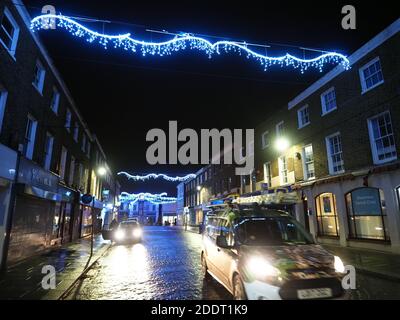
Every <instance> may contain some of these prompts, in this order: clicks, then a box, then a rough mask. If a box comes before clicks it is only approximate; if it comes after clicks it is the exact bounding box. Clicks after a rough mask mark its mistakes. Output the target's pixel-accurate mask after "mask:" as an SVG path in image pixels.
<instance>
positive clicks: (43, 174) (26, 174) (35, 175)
mask: <svg viewBox="0 0 400 320" xmlns="http://www.w3.org/2000/svg"><path fill="white" fill-rule="evenodd" d="M58 181H59V178H58V176H56V175H55V174H53V173H51V172H49V171H46V170H44V169H42V168H41V167H40V166H38V165H37V164H35V163H33V162H32V161H30V160H27V159H25V158H21V161H20V165H19V173H18V183H23V184H27V185H30V186H33V187H37V188H40V189H43V190H46V191H50V192H54V193H57V191H58Z"/></svg>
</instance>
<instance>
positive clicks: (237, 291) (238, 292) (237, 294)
mask: <svg viewBox="0 0 400 320" xmlns="http://www.w3.org/2000/svg"><path fill="white" fill-rule="evenodd" d="M233 298H234V299H235V300H247V295H246V291H245V289H244V285H243V282H242V280H241V279H240V276H239V275H235V277H234V278H233Z"/></svg>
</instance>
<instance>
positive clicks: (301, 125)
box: [297, 104, 311, 129]
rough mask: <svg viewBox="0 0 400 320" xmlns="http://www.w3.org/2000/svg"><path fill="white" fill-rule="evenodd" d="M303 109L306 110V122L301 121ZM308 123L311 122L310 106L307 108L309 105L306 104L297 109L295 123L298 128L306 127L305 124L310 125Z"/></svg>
mask: <svg viewBox="0 0 400 320" xmlns="http://www.w3.org/2000/svg"><path fill="white" fill-rule="evenodd" d="M304 110H307V113H308V122H306V123H303V122H302V120H303V117H302V112H303V111H304ZM310 124H311V120H310V108H309V105H308V104H306V105H304V106H302V107H301V108H300V109H299V110H297V125H298V129H302V128H304V127H307V126H308V125H310Z"/></svg>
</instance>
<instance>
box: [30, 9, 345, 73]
mask: <svg viewBox="0 0 400 320" xmlns="http://www.w3.org/2000/svg"><path fill="white" fill-rule="evenodd" d="M50 21H55V22H56V25H57V26H58V27H60V28H63V29H66V30H67V31H69V32H70V33H71V34H72V35H74V36H76V37H78V38H84V39H86V41H87V42H89V43H95V42H97V43H99V44H100V45H102V46H103V47H104V49H107V48H108V47H109V46H110V45H111V46H113V47H114V48H122V49H124V50H126V51H131V52H134V53H137V52H140V53H141V54H142V55H143V56H146V55H151V56H155V55H158V56H161V57H162V56H167V55H172V54H173V53H175V52H177V51H180V50H185V49H191V50H199V51H203V52H205V53H206V54H207V55H208V57H209V58H211V57H212V56H213V55H215V54H218V55H220V54H221V53H223V52H225V53H228V52H234V53H238V54H239V55H241V54H242V53H244V54H245V55H246V56H247V58H248V59H250V58H252V59H254V60H256V61H258V62H259V63H260V64H261V65H262V66H263V67H264V70H267V69H268V67H271V66H274V65H277V66H280V67H293V68H295V69H300V71H301V73H304V71H306V70H307V69H309V68H316V69H318V70H319V71H320V72H322V71H323V67H324V66H325V65H326V64H341V65H342V66H343V67H344V68H345V69H346V70H347V69H349V68H350V62H349V60H348V59H347V57H346V56H344V55H343V54H340V53H337V52H327V53H324V54H322V55H320V56H318V57H314V58H312V59H305V58H303V59H302V58H298V57H296V56H293V55H291V54H289V53H287V54H285V55H283V56H277V57H272V56H268V55H263V54H260V53H258V52H255V51H253V50H251V49H249V45H248V44H246V43H245V42H244V43H239V42H234V41H226V40H221V41H216V42H214V43H212V42H210V41H208V40H207V39H204V38H201V37H198V36H194V35H191V34H189V33H183V34H179V35H176V36H175V37H174V38H173V39H170V40H168V41H162V42H146V41H143V40H138V39H135V38H132V37H131V34H130V33H126V34H121V35H107V34H102V33H98V32H96V31H93V30H91V29H89V28H87V27H85V26H83V25H82V24H80V23H78V22H76V21H75V20H74V19H71V18H69V17H67V16H63V15H61V14H60V15H55V14H44V15H40V16H37V17H35V18H34V19H32V21H31V29H32V30H33V31H38V30H49V29H50Z"/></svg>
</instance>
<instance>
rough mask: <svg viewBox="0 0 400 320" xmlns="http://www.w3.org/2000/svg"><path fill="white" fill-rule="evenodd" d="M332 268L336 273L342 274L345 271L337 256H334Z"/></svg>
mask: <svg viewBox="0 0 400 320" xmlns="http://www.w3.org/2000/svg"><path fill="white" fill-rule="evenodd" d="M334 267H335V271H336V272H339V273H344V271H345V267H344V264H343V261H342V259H340V258H339V257H338V256H335V261H334Z"/></svg>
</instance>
